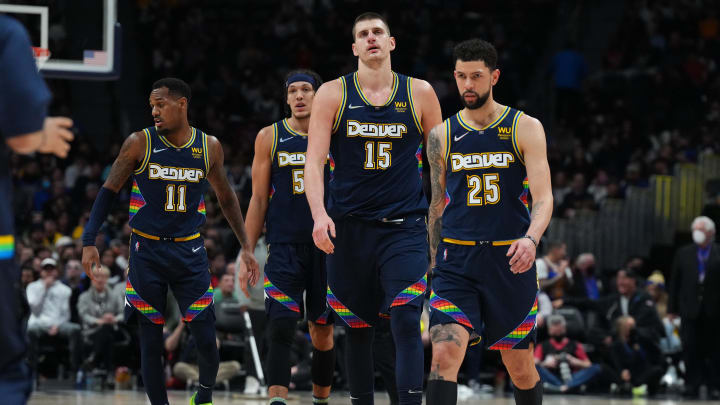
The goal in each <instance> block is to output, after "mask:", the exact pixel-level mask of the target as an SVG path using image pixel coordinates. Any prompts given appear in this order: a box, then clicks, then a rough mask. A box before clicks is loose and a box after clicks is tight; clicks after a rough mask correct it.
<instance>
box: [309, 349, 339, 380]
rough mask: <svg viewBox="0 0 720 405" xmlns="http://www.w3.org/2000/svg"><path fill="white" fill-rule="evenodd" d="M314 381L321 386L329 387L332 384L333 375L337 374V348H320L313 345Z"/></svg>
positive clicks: (312, 369)
mask: <svg viewBox="0 0 720 405" xmlns="http://www.w3.org/2000/svg"><path fill="white" fill-rule="evenodd" d="M310 369H311V373H312V382H313V384H315V385H318V386H320V387H329V386H331V385H332V382H333V376H334V374H335V348H334V347H333V348H332V349H330V350H325V351H322V350H318V349H316V348H314V347H313V357H312V366H311V367H310Z"/></svg>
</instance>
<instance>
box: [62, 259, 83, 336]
mask: <svg viewBox="0 0 720 405" xmlns="http://www.w3.org/2000/svg"><path fill="white" fill-rule="evenodd" d="M62 282H63V283H65V285H67V286H68V287H70V290H71V291H72V294H71V295H70V319H71V320H72V321H73V322H75V323H81V321H80V317H79V315H78V310H77V303H78V299H79V298H80V294H82V293H83V291H85V290H87V289H88V287H89V286H90V279H88V278H87V277H86V276H85V271H84V270H83V268H82V264H81V263H80V261H79V260H76V259H73V260H70V261H68V262H67V264H66V265H65V277H63V279H62Z"/></svg>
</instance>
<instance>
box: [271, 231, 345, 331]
mask: <svg viewBox="0 0 720 405" xmlns="http://www.w3.org/2000/svg"><path fill="white" fill-rule="evenodd" d="M326 286H327V274H326V272H325V253H323V252H322V251H321V250H320V249H318V248H316V247H315V245H314V244H313V243H312V242H310V243H271V244H269V245H268V258H267V263H266V264H265V280H264V288H265V313H266V314H267V317H268V319H270V320H273V319H280V318H299V319H300V318H303V317H305V313H306V311H307V319H308V320H309V321H312V322H314V323H316V324H319V325H325V324H327V323H328V322H329V321H331V319H329V318H328V315H329V314H330V310H329V309H328V306H327V303H326V301H325V288H326Z"/></svg>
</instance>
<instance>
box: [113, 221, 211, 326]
mask: <svg viewBox="0 0 720 405" xmlns="http://www.w3.org/2000/svg"><path fill="white" fill-rule="evenodd" d="M168 287H170V289H171V290H172V293H173V295H174V296H175V299H176V300H177V303H178V306H179V307H180V314H182V317H183V320H184V321H186V322H190V321H194V320H198V321H200V320H210V321H213V322H214V321H215V308H214V306H213V288H212V285H211V284H210V271H209V266H208V258H207V252H206V251H205V246H204V242H203V239H202V238H201V237H198V238H195V239H192V240H189V241H186V242H172V241H160V240H152V239H148V238H145V237H142V236H140V235H137V234H135V233H133V234H132V236H131V237H130V269H129V270H128V277H127V284H126V287H125V320H126V321H128V322H129V321H130V319H131V318H132V317H133V316H134V315H135V314H137V313H139V315H140V321H141V322H152V323H154V324H158V325H163V324H164V323H165V314H167V311H166V308H165V306H166V302H167V301H166V300H167V290H168Z"/></svg>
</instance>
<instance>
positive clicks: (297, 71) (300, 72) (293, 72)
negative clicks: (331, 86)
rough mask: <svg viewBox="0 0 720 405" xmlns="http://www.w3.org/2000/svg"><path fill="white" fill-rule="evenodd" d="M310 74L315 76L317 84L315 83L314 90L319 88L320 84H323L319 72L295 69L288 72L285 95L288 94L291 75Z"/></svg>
mask: <svg viewBox="0 0 720 405" xmlns="http://www.w3.org/2000/svg"><path fill="white" fill-rule="evenodd" d="M300 74H302V75H308V76H310V77H312V78H313V80H314V81H315V84H314V85H313V90H315V91H317V89H318V88H320V85H322V84H323V80H322V77H320V75H319V74H317V73H316V72H315V71H313V70H310V69H295V70H291V71H289V72H288V74H286V75H285V81H284V89H285V95H286V96H287V90H288V87H290V86H289V85H288V80H290V78H291V77H293V76H295V75H300Z"/></svg>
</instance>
